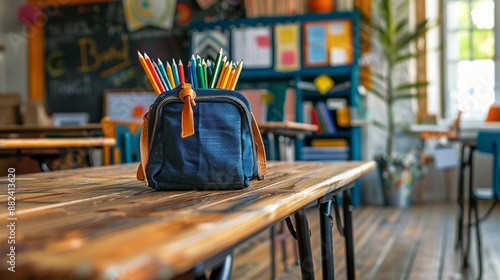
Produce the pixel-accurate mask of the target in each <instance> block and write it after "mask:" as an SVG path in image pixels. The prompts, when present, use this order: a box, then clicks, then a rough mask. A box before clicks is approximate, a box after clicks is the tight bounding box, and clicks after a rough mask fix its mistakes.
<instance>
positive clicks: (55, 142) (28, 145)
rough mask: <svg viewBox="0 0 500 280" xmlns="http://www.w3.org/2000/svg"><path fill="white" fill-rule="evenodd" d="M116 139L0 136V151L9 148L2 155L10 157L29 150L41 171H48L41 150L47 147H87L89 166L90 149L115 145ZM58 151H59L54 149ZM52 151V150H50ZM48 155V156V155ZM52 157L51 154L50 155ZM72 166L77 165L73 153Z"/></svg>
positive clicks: (86, 157) (66, 148)
mask: <svg viewBox="0 0 500 280" xmlns="http://www.w3.org/2000/svg"><path fill="white" fill-rule="evenodd" d="M115 145H116V139H115V138H109V137H79V138H78V137H77V138H14V139H10V138H9V139H5V138H0V151H2V150H10V151H11V152H7V153H5V154H4V153H2V155H1V156H3V157H11V156H13V155H20V154H25V151H26V150H29V152H28V154H30V155H31V156H32V157H35V159H36V160H37V162H38V164H39V166H40V168H41V170H42V171H50V168H49V167H48V166H47V164H46V159H47V155H46V154H45V153H42V152H40V150H41V151H47V150H49V149H58V150H62V149H65V150H70V151H75V149H81V148H86V149H89V151H87V154H86V156H85V159H86V160H87V164H88V165H89V166H92V165H94V164H93V162H94V159H93V158H92V151H91V150H92V149H93V148H97V147H109V146H115ZM55 152H56V153H60V151H55ZM52 153H54V152H52ZM49 157H50V156H49ZM52 157H53V156H52ZM73 160H74V163H73V167H78V163H77V159H76V155H74V159H73Z"/></svg>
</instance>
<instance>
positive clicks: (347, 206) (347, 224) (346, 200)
mask: <svg viewBox="0 0 500 280" xmlns="http://www.w3.org/2000/svg"><path fill="white" fill-rule="evenodd" d="M342 198H343V202H342V207H343V210H344V211H343V212H344V234H345V254H346V267H347V279H350V280H354V279H356V274H355V271H354V269H355V263H354V236H353V228H352V209H353V206H352V197H351V191H350V190H345V191H343V192H342Z"/></svg>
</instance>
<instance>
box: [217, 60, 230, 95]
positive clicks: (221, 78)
mask: <svg viewBox="0 0 500 280" xmlns="http://www.w3.org/2000/svg"><path fill="white" fill-rule="evenodd" d="M228 68H229V62H227V61H226V62H224V66H222V70H221V72H220V75H219V79H217V85H216V86H215V87H216V88H222V84H223V82H224V78H225V76H226V72H227V69H228Z"/></svg>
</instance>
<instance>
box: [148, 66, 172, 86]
mask: <svg viewBox="0 0 500 280" xmlns="http://www.w3.org/2000/svg"><path fill="white" fill-rule="evenodd" d="M151 63H153V66H154V67H155V71H156V73H158V77H160V81H161V84H162V85H163V87H164V88H165V90H168V87H167V84H166V82H165V79H164V78H163V75H162V74H161V70H160V67H158V64H156V62H154V60H152V61H151Z"/></svg>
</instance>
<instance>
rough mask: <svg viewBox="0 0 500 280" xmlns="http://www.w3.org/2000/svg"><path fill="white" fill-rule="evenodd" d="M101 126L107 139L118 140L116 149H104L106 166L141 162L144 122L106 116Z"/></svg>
mask: <svg viewBox="0 0 500 280" xmlns="http://www.w3.org/2000/svg"><path fill="white" fill-rule="evenodd" d="M101 125H102V132H103V133H104V136H105V137H113V138H116V146H115V147H113V148H109V147H104V148H103V155H104V156H103V164H104V165H109V164H119V163H129V162H136V161H140V149H139V144H140V143H139V142H140V138H141V130H142V121H141V122H139V121H124V120H114V119H111V118H110V117H108V116H106V117H104V118H102V120H101Z"/></svg>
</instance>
